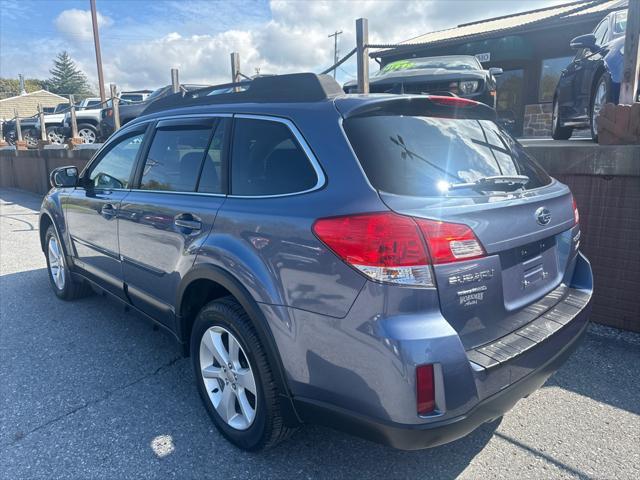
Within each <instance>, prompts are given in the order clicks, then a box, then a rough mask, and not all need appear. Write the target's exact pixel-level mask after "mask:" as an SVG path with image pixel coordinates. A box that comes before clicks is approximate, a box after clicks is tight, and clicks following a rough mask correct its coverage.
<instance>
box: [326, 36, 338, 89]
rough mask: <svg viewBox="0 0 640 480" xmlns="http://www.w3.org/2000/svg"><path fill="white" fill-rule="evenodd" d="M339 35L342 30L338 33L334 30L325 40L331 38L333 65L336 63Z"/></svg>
mask: <svg viewBox="0 0 640 480" xmlns="http://www.w3.org/2000/svg"><path fill="white" fill-rule="evenodd" d="M341 34H342V30H340V31H338V30H336V31H335V32H333V33H332V34H331V35H327V38H331V37H333V64H334V65H335V64H336V63H338V35H341ZM336 70H338V69H337V68H334V69H333V78H336Z"/></svg>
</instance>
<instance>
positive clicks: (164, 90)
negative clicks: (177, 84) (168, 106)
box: [147, 87, 169, 100]
mask: <svg viewBox="0 0 640 480" xmlns="http://www.w3.org/2000/svg"><path fill="white" fill-rule="evenodd" d="M168 88H169V87H160V88H159V89H157V90H155V91H154V92H153V93H151V94H150V95H149V96H148V97H147V100H153V99H154V98H157V97H159V96H160V95H162V94H163V93H164V92H166V91H167V89H168Z"/></svg>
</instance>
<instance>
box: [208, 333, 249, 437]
mask: <svg viewBox="0 0 640 480" xmlns="http://www.w3.org/2000/svg"><path fill="white" fill-rule="evenodd" d="M200 372H201V374H202V380H203V382H204V386H205V388H206V390H207V394H208V396H209V400H210V401H211V403H212V405H213V407H214V408H215V410H216V412H217V413H218V415H219V416H220V418H221V419H222V420H223V421H224V422H225V423H226V424H227V425H229V426H230V427H232V428H235V429H236V430H246V429H248V428H249V427H250V426H251V424H252V423H253V421H254V419H255V417H256V408H257V405H258V397H257V389H256V379H255V376H254V373H253V369H252V367H251V364H250V362H249V358H248V357H247V355H246V354H245V352H244V350H243V348H242V346H241V345H240V342H238V340H237V338H236V337H235V336H234V335H233V334H232V333H231V332H229V331H228V330H227V329H225V328H223V327H220V326H213V327H210V328H209V329H207V330H206V331H205V332H204V334H203V336H202V339H201V340H200Z"/></svg>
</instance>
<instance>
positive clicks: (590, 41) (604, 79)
mask: <svg viewBox="0 0 640 480" xmlns="http://www.w3.org/2000/svg"><path fill="white" fill-rule="evenodd" d="M626 25H627V12H626V10H621V11H617V12H611V13H610V14H609V15H607V16H606V17H604V18H603V19H602V21H601V22H600V23H599V24H598V26H597V27H596V28H595V29H594V31H593V33H589V34H587V35H581V36H579V37H576V38H574V39H573V40H571V47H572V48H574V49H577V50H578V53H577V54H576V57H575V58H574V59H573V62H571V63H570V64H569V66H568V67H567V68H566V69H565V70H564V71H563V72H562V75H561V76H560V80H559V81H558V86H557V87H556V92H555V95H554V98H553V120H552V122H553V125H552V136H553V138H554V139H556V140H566V139H568V138H569V137H571V134H572V133H573V130H574V129H575V128H590V129H591V137H592V138H593V140H594V141H597V140H598V126H597V122H596V119H597V118H598V115H599V114H600V110H601V109H602V106H603V105H604V104H605V103H618V96H619V94H620V83H621V81H622V66H623V54H624V34H625V28H626Z"/></svg>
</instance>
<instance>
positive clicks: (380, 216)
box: [313, 212, 433, 287]
mask: <svg viewBox="0 0 640 480" xmlns="http://www.w3.org/2000/svg"><path fill="white" fill-rule="evenodd" d="M313 231H314V233H315V234H316V235H317V236H318V238H319V239H320V240H322V242H324V243H325V244H326V245H327V246H328V247H329V248H330V249H331V250H333V251H334V252H335V253H336V254H337V255H338V256H339V257H340V258H342V260H344V261H345V262H347V263H348V264H350V265H352V266H353V267H355V268H357V269H358V270H360V271H361V272H362V273H364V274H365V275H367V276H368V277H369V278H371V279H373V280H376V281H380V282H390V283H397V284H403V285H414V286H421V287H432V286H433V279H432V276H431V269H430V268H429V261H428V257H427V251H426V249H425V246H424V242H423V240H422V238H421V236H420V230H419V229H418V226H417V225H416V223H415V222H414V220H413V219H412V218H411V217H405V216H402V215H397V214H395V213H391V212H382V213H367V214H360V215H350V216H344V217H333V218H322V219H320V220H317V221H316V222H315V223H314V225H313Z"/></svg>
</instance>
